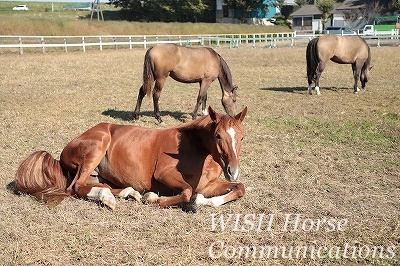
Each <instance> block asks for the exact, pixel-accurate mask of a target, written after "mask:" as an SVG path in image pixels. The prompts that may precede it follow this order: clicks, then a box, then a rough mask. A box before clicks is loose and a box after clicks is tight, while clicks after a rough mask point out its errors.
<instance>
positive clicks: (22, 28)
mask: <svg viewBox="0 0 400 266" xmlns="http://www.w3.org/2000/svg"><path fill="white" fill-rule="evenodd" d="M89 2H90V1H89ZM23 3H24V2H11V1H0V35H29V36H36V35H39V36H66V35H67V36H87V35H152V34H158V35H167V34H181V35H191V34H229V33H233V34H236V33H242V34H246V33H247V34H250V33H269V32H288V31H289V32H290V31H291V30H290V29H288V28H287V27H283V26H268V27H267V26H261V25H258V26H255V25H246V24H219V23H159V22H151V23H146V22H144V23H141V22H128V21H121V20H120V18H119V15H118V12H117V11H118V10H117V9H116V8H114V7H113V6H110V5H106V4H102V7H101V9H102V10H103V15H104V19H105V21H97V17H96V15H97V14H96V13H95V14H94V19H93V20H90V14H91V12H90V11H73V10H64V9H63V7H64V6H66V5H68V4H70V3H62V2H54V3H53V9H54V12H50V11H51V10H52V6H51V4H52V3H51V2H27V3H26V4H27V5H28V7H29V10H28V11H13V10H12V8H13V7H14V6H16V5H18V4H23Z"/></svg>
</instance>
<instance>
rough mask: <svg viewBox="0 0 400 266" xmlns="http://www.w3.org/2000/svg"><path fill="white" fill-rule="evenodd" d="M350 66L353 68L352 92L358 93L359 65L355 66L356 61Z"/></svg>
mask: <svg viewBox="0 0 400 266" xmlns="http://www.w3.org/2000/svg"><path fill="white" fill-rule="evenodd" d="M351 68H352V70H353V77H354V86H353V88H354V93H358V92H359V91H360V88H359V87H358V80H359V79H360V75H361V67H358V66H357V63H354V64H352V65H351Z"/></svg>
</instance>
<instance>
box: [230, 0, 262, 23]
mask: <svg viewBox="0 0 400 266" xmlns="http://www.w3.org/2000/svg"><path fill="white" fill-rule="evenodd" d="M224 2H225V4H226V5H227V6H228V7H229V8H232V9H233V10H235V11H236V12H238V14H239V16H240V20H241V21H245V19H246V18H247V17H248V14H249V13H250V12H251V11H253V10H255V9H257V8H260V9H262V10H264V11H268V4H266V3H264V0H224Z"/></svg>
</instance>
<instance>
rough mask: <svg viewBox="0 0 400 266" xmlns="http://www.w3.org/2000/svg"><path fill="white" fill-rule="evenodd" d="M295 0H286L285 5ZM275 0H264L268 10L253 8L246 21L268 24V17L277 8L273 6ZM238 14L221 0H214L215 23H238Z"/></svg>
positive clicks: (292, 3)
mask: <svg viewBox="0 0 400 266" xmlns="http://www.w3.org/2000/svg"><path fill="white" fill-rule="evenodd" d="M294 1H295V0H286V1H285V4H286V5H295V2H294ZM275 2H276V1H275V0H265V1H264V3H265V4H268V5H269V7H268V12H265V11H264V10H261V9H255V10H253V11H252V12H250V13H249V14H248V17H247V23H248V24H256V25H268V24H270V22H268V20H269V19H271V18H273V17H274V16H275V15H276V14H277V13H279V9H278V8H276V7H274V6H273V3H275ZM239 15H240V14H239V13H238V12H236V11H235V10H233V9H230V8H229V7H228V6H227V5H226V4H225V3H224V1H223V0H216V22H217V23H238V20H239V18H240V16H239Z"/></svg>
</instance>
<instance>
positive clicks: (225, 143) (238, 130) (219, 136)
mask: <svg viewBox="0 0 400 266" xmlns="http://www.w3.org/2000/svg"><path fill="white" fill-rule="evenodd" d="M208 112H209V114H210V118H211V119H212V121H213V122H214V124H215V131H214V142H215V146H214V145H213V146H214V147H213V149H212V155H213V158H214V160H215V161H216V162H218V163H219V165H220V166H221V167H222V169H223V171H224V175H225V178H226V179H227V180H229V181H236V180H237V179H238V177H239V169H240V167H239V155H240V153H241V150H242V139H243V132H242V126H241V124H242V121H243V119H244V117H245V116H246V113H247V107H245V108H244V109H243V111H242V112H240V113H239V114H237V115H236V116H234V117H233V116H230V115H220V114H218V113H216V112H215V111H214V110H213V109H212V108H211V107H209V108H208Z"/></svg>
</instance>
